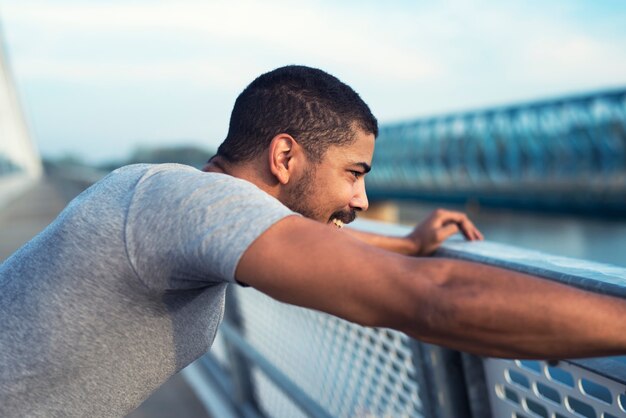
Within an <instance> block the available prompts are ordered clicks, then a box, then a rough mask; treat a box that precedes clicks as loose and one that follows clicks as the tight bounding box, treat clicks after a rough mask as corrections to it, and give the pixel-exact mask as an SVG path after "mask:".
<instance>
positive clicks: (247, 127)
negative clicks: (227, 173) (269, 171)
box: [217, 65, 378, 163]
mask: <svg viewBox="0 0 626 418" xmlns="http://www.w3.org/2000/svg"><path fill="white" fill-rule="evenodd" d="M355 128H358V129H361V130H362V131H364V132H365V133H371V134H374V136H375V137H376V136H378V122H377V121H376V118H375V117H374V115H372V112H371V111H370V109H369V107H368V106H367V104H366V103H365V102H364V101H363V99H361V97H360V96H359V95H358V94H357V93H356V92H355V91H354V90H353V89H352V88H351V87H350V86H348V85H346V84H345V83H343V82H341V81H340V80H339V79H338V78H336V77H334V76H332V75H330V74H328V73H326V72H324V71H322V70H320V69H317V68H311V67H305V66H301V65H289V66H286V67H281V68H277V69H275V70H273V71H270V72H268V73H265V74H262V75H261V76H259V77H257V78H256V79H255V80H254V81H253V82H252V83H250V85H248V87H246V88H245V90H244V91H243V92H241V94H240V95H239V97H237V100H236V101H235V106H234V107H233V111H232V113H231V116H230V124H229V128H228V135H227V136H226V139H225V140H224V142H223V143H222V144H221V145H220V147H219V148H218V150H217V155H219V156H221V157H223V158H225V159H226V160H227V161H229V162H235V163H238V162H245V161H250V160H252V159H253V158H255V157H258V156H259V155H261V153H263V152H264V151H265V150H266V149H267V147H268V146H269V144H270V142H271V140H272V138H274V137H275V136H276V135H279V134H281V133H286V134H289V135H291V136H293V137H294V138H295V139H296V141H298V143H299V144H300V145H301V146H302V147H303V148H304V150H305V152H306V154H307V157H308V158H310V159H311V160H312V161H314V162H319V161H320V160H321V159H322V157H323V155H324V153H325V151H326V150H327V149H328V147H329V146H331V145H347V144H349V143H350V142H352V141H354V140H355Z"/></svg>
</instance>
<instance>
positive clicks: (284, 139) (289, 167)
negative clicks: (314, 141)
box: [268, 134, 302, 184]
mask: <svg viewBox="0 0 626 418" xmlns="http://www.w3.org/2000/svg"><path fill="white" fill-rule="evenodd" d="M301 153H302V149H301V148H300V145H298V143H297V142H296V140H295V139H294V138H293V137H292V136H291V135H289V134H279V135H276V136H275V137H274V138H272V141H271V142H270V146H269V153H268V158H269V167H270V171H271V172H272V174H273V175H274V176H275V177H276V179H277V180H278V182H279V183H281V184H287V183H289V180H290V178H291V176H293V174H294V170H295V168H296V166H297V165H298V160H299V159H300V158H301V155H300V154H301Z"/></svg>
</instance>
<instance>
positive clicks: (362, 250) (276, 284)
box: [236, 217, 626, 358]
mask: <svg viewBox="0 0 626 418" xmlns="http://www.w3.org/2000/svg"><path fill="white" fill-rule="evenodd" d="M236 276H237V279H238V280H240V281H242V282H245V283H247V284H249V285H251V286H253V287H255V288H257V289H259V290H261V291H263V292H265V293H267V294H268V295H270V296H272V297H274V298H276V299H278V300H281V301H284V302H288V303H292V304H295V305H300V306H304V307H309V308H314V309H318V310H321V311H324V312H328V313H330V314H333V315H337V316H339V317H342V318H345V319H347V320H350V321H353V322H356V323H359V324H362V325H366V326H376V327H389V328H394V329H397V330H400V331H403V332H405V333H407V334H409V335H411V336H413V337H415V338H418V339H421V340H423V341H427V342H431V343H436V344H440V345H445V346H448V347H452V348H456V349H459V350H463V351H468V352H471V353H475V354H480V355H489V356H497V357H517V358H572V357H588V356H601V355H615V354H624V353H626V322H624V321H622V320H621V318H624V317H626V301H624V300H621V299H617V298H612V297H607V296H602V295H597V294H593V293H589V292H585V291H581V290H578V289H574V288H570V287H568V286H565V285H561V284H558V283H554V282H550V281H547V280H543V279H539V278H535V277H532V276H527V275H524V274H520V273H515V272H510V271H507V270H503V269H499V268H495V267H490V266H486V265H481V264H476V263H470V262H465V261H460V260H448V259H430V258H422V259H420V258H411V257H404V256H401V255H398V254H394V253H392V252H388V251H382V250H380V249H378V248H375V247H372V246H370V245H367V244H365V243H363V242H360V241H358V240H356V239H354V238H352V237H350V236H348V235H346V234H343V233H342V231H337V230H334V229H331V228H328V227H327V226H325V225H321V224H319V223H317V222H314V221H311V220H308V219H304V218H300V217H288V218H285V219H283V220H281V221H280V222H278V223H276V224H275V225H273V226H272V227H271V228H270V229H268V230H267V231H266V232H265V233H264V234H262V235H261V236H260V237H259V238H258V239H257V240H256V241H255V242H254V243H253V244H252V245H251V246H250V247H249V248H248V250H247V251H246V252H245V253H244V255H243V257H242V259H241V261H240V263H239V265H238V268H237V272H236ZM607 324H611V326H607Z"/></svg>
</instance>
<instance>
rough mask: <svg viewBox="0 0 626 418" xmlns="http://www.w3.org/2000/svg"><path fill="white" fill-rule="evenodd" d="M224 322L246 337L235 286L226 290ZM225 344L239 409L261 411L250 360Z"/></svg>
mask: <svg viewBox="0 0 626 418" xmlns="http://www.w3.org/2000/svg"><path fill="white" fill-rule="evenodd" d="M224 322H227V323H228V324H230V325H231V326H232V327H234V328H235V329H237V330H238V331H239V333H240V334H241V335H245V332H244V329H243V320H242V318H241V314H240V313H239V305H238V301H237V296H236V295H235V289H234V286H233V285H230V286H228V288H227V290H226V305H225V307H224ZM224 344H225V346H226V351H227V355H228V361H229V363H230V367H231V372H232V373H231V375H232V378H233V387H234V392H235V393H234V394H233V395H234V396H233V398H234V400H235V401H236V403H237V404H238V405H237V406H238V407H240V408H241V407H244V406H246V407H252V408H253V409H254V410H255V411H256V412H258V411H259V405H258V402H257V399H256V396H255V392H254V385H253V383H252V373H251V365H250V363H249V362H248V360H247V359H246V358H245V357H244V356H242V355H241V354H240V353H239V350H238V349H237V348H236V347H234V346H233V344H232V343H231V342H230V341H229V340H228V339H225V341H224Z"/></svg>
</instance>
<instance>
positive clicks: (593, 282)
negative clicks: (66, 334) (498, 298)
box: [184, 221, 626, 418]
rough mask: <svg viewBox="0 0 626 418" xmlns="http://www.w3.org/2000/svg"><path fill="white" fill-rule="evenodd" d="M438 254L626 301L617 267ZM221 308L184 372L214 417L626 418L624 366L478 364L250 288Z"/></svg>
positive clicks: (497, 248) (478, 246)
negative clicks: (213, 329)
mask: <svg viewBox="0 0 626 418" xmlns="http://www.w3.org/2000/svg"><path fill="white" fill-rule="evenodd" d="M357 226H358V227H359V228H361V229H365V230H369V231H374V232H382V233H386V234H390V233H393V232H399V231H402V230H403V228H402V227H399V226H382V224H377V223H371V222H364V221H360V222H358V223H357ZM437 255H438V256H444V257H452V258H463V259H467V260H473V261H479V262H482V263H487V264H492V265H497V266H500V267H503V268H507V269H511V270H516V271H522V272H526V273H530V274H535V275H538V276H541V277H544V278H546V279H549V280H556V281H560V282H562V283H566V284H568V285H571V286H577V287H581V288H584V289H587V290H590V291H594V292H600V293H605V294H611V295H614V296H618V297H626V269H624V268H619V267H615V266H609V265H603V264H597V263H590V262H586V261H583V260H574V259H568V258H564V257H556V256H549V255H546V254H543V253H539V252H534V251H529V250H522V249H518V248H515V247H510V246H505V245H500V244H496V243H490V242H479V243H471V244H469V243H464V242H460V241H457V242H455V241H452V242H449V243H446V244H445V245H444V247H443V248H442V249H441V250H440V251H439V252H438V254H437ZM555 303H558V301H555ZM226 306H227V310H226V313H225V320H224V323H223V324H222V326H221V329H220V332H219V333H218V337H217V339H216V341H215V343H214V345H213V348H212V349H211V352H210V353H208V354H207V355H205V356H204V357H203V358H202V359H200V360H199V361H198V362H196V363H194V364H193V365H191V366H190V367H188V368H187V369H185V371H184V374H185V376H186V377H187V379H188V381H189V382H190V384H191V385H192V387H193V388H194V390H195V391H196V392H197V393H198V394H199V397H200V398H201V399H205V400H206V405H207V408H208V409H209V410H210V411H213V415H215V416H220V417H228V416H233V417H234V416H244V417H260V418H262V417H277V418H281V417H286V418H292V417H294V418H297V417H307V416H311V417H346V418H347V417H351V418H352V417H368V418H369V417H385V418H386V417H407V418H408V417H420V418H421V417H424V418H430V417H440V418H443V417H449V418H459V417H460V418H465V417H467V418H478V417H495V418H500V417H512V418H523V417H525V418H533V417H534V418H537V417H539V418H563V417H578V418H580V417H584V418H617V417H626V360H625V359H626V357H624V358H599V359H588V360H577V361H567V360H564V361H559V362H558V363H547V362H540V361H514V360H501V359H491V358H484V359H483V358H478V357H475V356H472V355H469V354H466V353H460V352H456V351H453V350H449V349H445V348H441V347H437V346H434V345H430V344H424V343H421V342H419V341H416V340H413V339H411V338H409V337H407V336H406V335H404V334H402V333H399V332H396V331H391V330H388V329H374V328H366V327H361V326H358V325H355V324H352V323H349V322H347V321H344V320H342V319H339V318H336V317H334V316H330V315H326V314H323V313H320V312H316V311H313V310H309V309H303V308H298V307H295V306H291V305H287V304H283V303H280V302H277V301H275V300H273V299H271V298H269V297H267V296H265V295H263V294H262V293H260V292H257V291H256V290H253V289H249V288H240V287H231V289H230V290H229V294H228V296H227V305H226ZM617 320H621V319H619V318H618V319H617ZM608 325H609V324H607V326H608Z"/></svg>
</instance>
